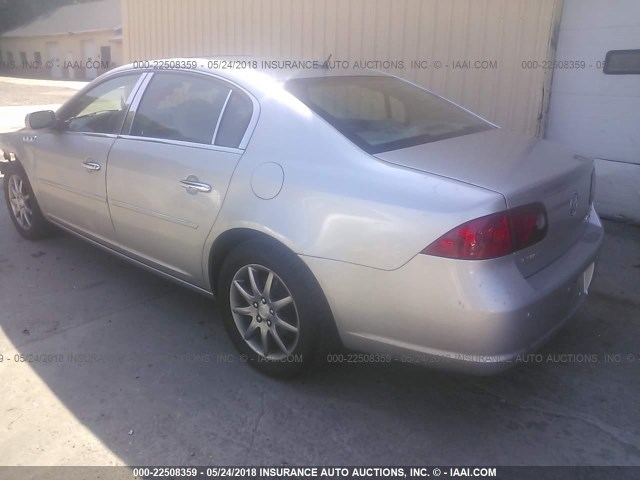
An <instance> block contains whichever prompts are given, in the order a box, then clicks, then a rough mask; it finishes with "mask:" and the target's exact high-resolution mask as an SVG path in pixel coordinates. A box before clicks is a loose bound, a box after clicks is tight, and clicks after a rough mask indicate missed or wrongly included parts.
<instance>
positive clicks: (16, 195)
mask: <svg viewBox="0 0 640 480" xmlns="http://www.w3.org/2000/svg"><path fill="white" fill-rule="evenodd" d="M4 198H5V200H6V202H7V208H8V209H9V215H10V216H11V221H12V222H13V224H14V225H15V227H16V229H17V230H18V232H19V233H20V235H22V236H23V237H25V238H27V239H29V240H38V239H41V238H45V237H47V236H48V235H49V234H50V233H51V228H50V224H49V222H47V220H46V219H45V218H44V215H42V211H41V210H40V206H39V205H38V202H37V200H36V197H35V194H34V193H33V189H32V188H31V184H30V183H29V179H28V178H27V174H26V173H25V171H24V169H23V168H22V166H20V165H15V166H13V167H12V168H11V169H10V170H9V171H8V172H7V174H6V175H5V177H4Z"/></svg>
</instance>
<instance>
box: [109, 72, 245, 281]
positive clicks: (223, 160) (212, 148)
mask: <svg viewBox="0 0 640 480" xmlns="http://www.w3.org/2000/svg"><path fill="white" fill-rule="evenodd" d="M232 95H235V96H237V97H238V99H237V100H239V101H235V102H231V101H230V98H231V97H232ZM243 100H244V102H243ZM247 101H248V102H249V105H250V104H251V101H250V100H249V99H248V97H247V96H246V94H244V93H243V92H241V91H239V90H236V89H235V88H234V87H233V86H231V85H230V84H227V83H226V82H223V81H220V80H217V79H215V78H213V77H211V76H208V75H203V74H197V73H192V74H189V73H167V72H164V73H154V74H153V78H152V80H151V82H150V83H149V85H148V87H147V88H146V90H145V92H144V95H143V96H142V99H141V101H140V104H139V105H138V106H137V107H134V109H135V110H136V111H135V116H134V117H133V122H132V125H131V128H130V132H129V133H130V134H129V135H123V136H122V137H120V138H118V139H117V140H116V142H115V144H114V146H113V149H112V150H111V153H110V154H109V169H108V173H107V186H108V196H109V206H110V208H111V216H112V219H113V224H114V227H115V229H116V236H117V239H118V245H119V247H120V248H122V249H124V250H126V251H128V252H129V253H130V254H132V255H133V256H135V257H137V258H138V259H140V260H141V261H143V262H145V263H147V264H152V265H153V266H155V267H156V268H159V269H160V270H162V271H164V272H166V273H169V274H171V275H173V276H175V277H178V278H180V279H183V280H185V281H187V282H189V283H191V284H194V285H197V286H204V274H203V268H202V253H203V248H204V244H205V241H206V238H207V236H208V235H209V232H210V231H211V229H212V227H213V224H214V222H215V220H216V217H217V215H218V212H219V210H220V207H221V206H222V202H223V200H224V197H225V195H226V192H227V187H228V185H229V182H230V180H231V176H232V174H233V171H234V169H235V167H236V165H237V163H238V161H239V159H240V156H241V153H242V151H241V150H240V149H239V148H238V146H239V139H240V138H241V137H242V135H235V136H233V138H235V139H237V143H236V140H233V142H234V143H229V141H228V139H229V138H230V137H231V136H230V135H229V130H234V129H235V130H238V129H240V130H241V132H240V133H242V134H243V133H244V130H245V129H246V127H247V124H248V119H249V118H250V117H251V111H252V110H251V107H249V108H248V109H247V108H246V105H247V103H246V102H247ZM136 103H137V100H136V101H134V105H135V104H136ZM243 105H244V107H243ZM225 112H226V113H225ZM238 115H240V116H243V115H244V118H245V119H247V121H243V120H240V121H238ZM220 119H221V120H220ZM218 132H222V134H221V135H220V136H219V137H218ZM236 133H237V132H236ZM223 136H224V137H226V140H224V141H223V139H222V137H223ZM216 137H218V138H219V140H220V141H219V142H216V141H215V139H216ZM216 143H217V145H216ZM218 145H227V146H226V147H223V146H218Z"/></svg>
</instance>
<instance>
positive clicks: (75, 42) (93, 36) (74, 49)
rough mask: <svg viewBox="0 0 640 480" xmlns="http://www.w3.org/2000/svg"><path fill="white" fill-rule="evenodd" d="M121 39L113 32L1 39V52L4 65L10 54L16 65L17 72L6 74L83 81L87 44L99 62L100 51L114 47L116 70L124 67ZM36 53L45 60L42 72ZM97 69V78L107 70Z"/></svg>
mask: <svg viewBox="0 0 640 480" xmlns="http://www.w3.org/2000/svg"><path fill="white" fill-rule="evenodd" d="M119 37H120V34H119V33H116V32H114V31H104V32H91V33H76V34H67V35H48V36H36V37H0V50H1V51H2V58H3V61H4V62H7V58H8V52H12V53H13V57H14V61H15V63H16V66H15V69H13V68H10V69H5V73H7V74H17V75H28V76H39V77H44V78H51V77H54V78H56V77H59V78H64V79H74V78H75V79H76V80H84V79H85V78H86V62H87V60H88V58H87V56H86V55H85V43H86V42H93V44H94V45H95V51H97V54H98V57H97V59H96V58H92V60H97V61H98V62H100V61H101V58H100V56H99V55H100V47H103V46H104V47H111V63H112V66H117V65H122V64H123V49H122V39H121V38H119ZM20 52H25V53H26V55H27V62H29V63H30V64H31V65H30V66H29V67H27V68H26V69H23V68H22V66H21V60H20ZM36 52H40V55H41V58H42V63H43V65H42V67H41V68H40V69H37V68H36V66H35V65H34V64H32V62H35V53H36ZM55 52H58V53H57V54H56V53H55ZM52 57H55V58H52ZM47 62H53V64H52V63H49V64H47ZM66 62H69V63H66ZM58 65H59V66H60V69H59V70H58V67H57V66H58ZM65 67H66V68H65ZM96 67H97V68H96V70H97V73H98V74H100V73H103V72H104V71H105V70H106V69H105V68H101V66H98V65H97V64H96ZM59 75H61V76H59Z"/></svg>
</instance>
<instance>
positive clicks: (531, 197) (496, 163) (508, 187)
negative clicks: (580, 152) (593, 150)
mask: <svg viewBox="0 0 640 480" xmlns="http://www.w3.org/2000/svg"><path fill="white" fill-rule="evenodd" d="M376 157H377V158H380V159H381V160H384V161H386V162H389V163H393V164H396V165H402V166H405V167H408V168H412V169H415V170H419V171H423V172H427V173H431V174H435V175H440V176H443V177H447V178H452V179H455V180H458V181H461V182H465V183H469V184H472V185H476V186H479V187H483V188H486V189H488V190H492V191H495V192H498V193H500V194H502V195H503V196H504V197H505V200H506V202H507V206H508V207H509V208H513V207H518V206H521V205H526V204H528V203H533V202H542V203H543V204H544V206H545V208H546V210H547V219H548V232H547V235H546V237H545V238H544V239H543V240H542V241H541V242H539V243H537V244H536V245H533V246H531V247H528V248H526V249H524V250H521V251H519V252H517V253H516V254H515V257H516V261H517V264H518V268H519V269H520V271H521V272H522V274H523V275H524V276H530V275H533V274H534V273H536V272H537V271H539V270H541V269H542V268H544V267H545V266H547V265H549V264H550V263H551V262H553V261H554V260H555V259H557V258H558V257H560V256H561V255H562V254H564V253H565V252H566V251H567V250H568V249H569V248H571V246H572V245H573V244H574V243H575V242H576V241H577V240H578V239H579V238H580V237H581V236H582V234H583V232H584V229H585V228H586V226H587V223H586V218H587V217H588V215H589V212H590V211H591V205H590V201H589V198H590V192H591V174H592V171H593V161H592V160H590V159H586V158H584V157H580V156H577V155H573V154H572V153H571V152H570V151H567V150H565V149H564V148H562V147H560V146H558V145H555V144H553V143H551V142H548V141H545V140H538V139H532V138H530V137H524V136H520V135H516V134H513V133H510V132H506V131H504V130H500V129H495V130H490V131H488V132H481V133H476V134H471V135H466V136H463V137H456V138H452V139H448V140H442V141H439V142H433V143H426V144H423V145H417V146H414V147H409V148H404V149H400V150H393V151H390V152H384V153H379V154H377V155H376ZM443 233H445V232H443Z"/></svg>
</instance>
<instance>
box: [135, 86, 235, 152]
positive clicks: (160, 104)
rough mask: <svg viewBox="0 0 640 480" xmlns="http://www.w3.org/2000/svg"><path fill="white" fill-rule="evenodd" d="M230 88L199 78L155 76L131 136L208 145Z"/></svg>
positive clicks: (142, 102)
mask: <svg viewBox="0 0 640 480" xmlns="http://www.w3.org/2000/svg"><path fill="white" fill-rule="evenodd" d="M230 93H231V88H230V87H229V86H228V85H227V84H226V83H224V82H221V81H218V80H215V79H213V78H208V77H204V76H202V75H188V74H174V73H162V74H156V75H155V76H154V77H153V80H151V83H150V84H149V86H148V87H147V89H146V91H145V92H144V96H143V97H142V101H141V102H140V106H139V107H138V110H137V112H136V114H135V117H134V120H133V125H132V126H131V135H134V136H139V137H148V138H162V139H167V140H178V141H183V142H192V143H202V144H207V145H211V143H212V142H213V137H214V133H215V130H216V126H217V124H218V118H219V117H220V113H221V112H222V108H223V106H224V104H225V102H226V101H227V98H228V96H229V94H230Z"/></svg>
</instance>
